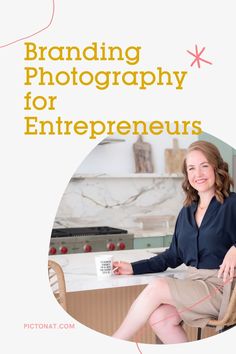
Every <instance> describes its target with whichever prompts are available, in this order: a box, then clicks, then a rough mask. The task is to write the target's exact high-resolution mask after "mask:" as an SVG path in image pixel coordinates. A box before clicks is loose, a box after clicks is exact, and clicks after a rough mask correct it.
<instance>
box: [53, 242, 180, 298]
mask: <svg viewBox="0 0 236 354" xmlns="http://www.w3.org/2000/svg"><path fill="white" fill-rule="evenodd" d="M164 250H165V248H155V249H148V250H126V251H113V252H112V255H113V260H114V261H127V262H134V261H138V260H141V259H148V258H151V257H153V256H155V253H160V252H163V251H164ZM107 253H108V252H94V253H86V254H84V253H77V254H68V255H55V256H49V259H51V260H54V261H55V262H57V263H59V264H60V265H61V267H62V269H63V271H64V275H65V281H66V291H67V292H75V291H84V290H95V289H105V288H116V287H122V286H132V285H142V284H148V283H149V282H150V281H151V280H152V279H154V278H156V277H157V276H159V277H164V276H167V275H168V276H173V275H175V276H176V277H180V278H181V277H182V276H183V273H184V269H185V266H184V267H183V266H181V267H178V268H176V269H168V270H166V271H165V272H162V273H151V274H141V275H112V276H111V277H109V278H101V279H100V278H98V277H97V275H96V268H95V256H96V255H102V254H107ZM109 254H110V253H109Z"/></svg>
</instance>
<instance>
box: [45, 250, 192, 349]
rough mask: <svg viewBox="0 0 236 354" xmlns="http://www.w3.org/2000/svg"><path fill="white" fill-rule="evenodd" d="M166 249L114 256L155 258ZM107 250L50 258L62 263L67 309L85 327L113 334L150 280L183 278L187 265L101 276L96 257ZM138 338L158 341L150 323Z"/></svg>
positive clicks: (117, 259) (139, 339)
mask: <svg viewBox="0 0 236 354" xmlns="http://www.w3.org/2000/svg"><path fill="white" fill-rule="evenodd" d="M163 251H164V248H157V249H148V250H126V251H113V252H112V255H113V260H114V261H127V262H134V261H137V260H141V259H148V258H151V257H153V256H155V255H156V253H161V252H163ZM107 253H108V252H98V253H87V254H67V255H57V256H50V257H49V259H51V260H54V261H56V262H57V263H59V264H60V265H61V267H62V269H63V271H64V275H65V281H66V291H67V312H68V313H69V314H70V315H71V316H72V317H73V318H75V319H76V320H77V321H79V322H80V323H82V324H84V325H85V326H87V327H89V328H91V329H94V330H96V331H98V332H101V333H104V334H106V335H111V334H112V333H114V332H115V330H116V329H117V328H118V326H119V325H120V323H121V322H122V320H123V318H124V317H125V315H126V313H127V311H128V309H129V307H130V305H131V304H132V302H133V301H134V300H135V298H136V297H137V296H138V294H139V293H140V292H141V291H142V290H143V289H144V287H145V286H146V285H147V284H148V283H150V282H151V281H152V280H153V279H155V278H156V277H164V276H175V277H178V278H181V277H183V276H184V273H185V268H186V267H185V266H180V267H178V268H176V269H168V270H166V271H165V272H162V273H152V274H141V275H112V276H111V277H109V278H101V279H100V278H98V277H97V275H96V268H95V256H96V255H101V254H107ZM109 254H110V253H109ZM189 336H190V337H191V336H192V339H194V338H195V330H194V333H191V331H190V332H189ZM190 339H191V338H190ZM135 340H136V341H139V342H144V343H156V342H157V338H156V337H155V335H154V334H153V333H152V331H151V329H150V327H149V326H148V325H146V326H145V327H144V328H143V329H142V330H140V332H139V333H138V334H137V337H136V338H135Z"/></svg>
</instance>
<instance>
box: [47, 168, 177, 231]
mask: <svg viewBox="0 0 236 354" xmlns="http://www.w3.org/2000/svg"><path fill="white" fill-rule="evenodd" d="M181 183H182V177H180V176H172V177H171V176H168V177H167V176H157V175H154V174H133V175H127V176H125V175H123V176H108V175H99V176H97V175H89V176H85V175H84V176H83V175H80V176H79V175H77V176H76V177H73V178H72V179H71V181H70V183H69V184H68V186H67V189H66V190H65V192H64V194H63V197H62V200H61V203H60V205H59V208H58V212H57V215H56V218H55V224H54V227H73V226H112V227H118V228H125V229H128V230H129V231H131V232H134V233H135V235H136V236H138V235H143V236H145V235H153V236H155V235H157V236H158V235H166V234H171V233H172V232H173V227H174V223H175V220H176V217H177V215H178V212H179V210H180V208H181V207H182V203H183V192H182V188H181Z"/></svg>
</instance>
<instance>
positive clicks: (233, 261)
mask: <svg viewBox="0 0 236 354" xmlns="http://www.w3.org/2000/svg"><path fill="white" fill-rule="evenodd" d="M235 268H236V247H235V246H232V247H231V248H230V249H229V250H228V252H227V253H226V255H225V257H224V260H223V263H222V264H221V265H220V270H219V272H218V278H220V277H223V282H224V283H225V282H226V281H227V279H229V280H230V281H233V279H234V269H235Z"/></svg>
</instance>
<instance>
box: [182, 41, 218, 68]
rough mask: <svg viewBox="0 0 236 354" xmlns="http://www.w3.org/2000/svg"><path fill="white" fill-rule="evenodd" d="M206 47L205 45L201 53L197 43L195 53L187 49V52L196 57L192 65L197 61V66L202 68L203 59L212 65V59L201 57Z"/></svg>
mask: <svg viewBox="0 0 236 354" xmlns="http://www.w3.org/2000/svg"><path fill="white" fill-rule="evenodd" d="M205 49H206V48H205V47H203V48H202V50H201V51H200V53H198V48H197V45H195V51H196V54H194V53H192V52H190V51H189V50H187V52H188V53H189V54H191V55H193V56H194V57H195V59H194V61H193V62H192V64H191V65H190V66H193V65H194V64H195V63H196V62H197V66H198V68H200V60H201V61H203V62H204V63H207V64H210V65H212V63H211V62H210V61H208V60H205V59H202V58H201V55H202V53H203V52H204V50H205Z"/></svg>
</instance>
